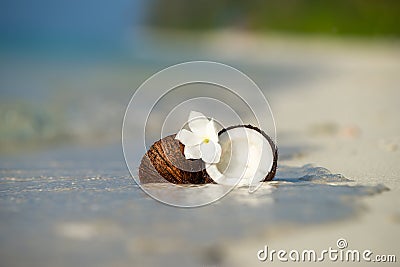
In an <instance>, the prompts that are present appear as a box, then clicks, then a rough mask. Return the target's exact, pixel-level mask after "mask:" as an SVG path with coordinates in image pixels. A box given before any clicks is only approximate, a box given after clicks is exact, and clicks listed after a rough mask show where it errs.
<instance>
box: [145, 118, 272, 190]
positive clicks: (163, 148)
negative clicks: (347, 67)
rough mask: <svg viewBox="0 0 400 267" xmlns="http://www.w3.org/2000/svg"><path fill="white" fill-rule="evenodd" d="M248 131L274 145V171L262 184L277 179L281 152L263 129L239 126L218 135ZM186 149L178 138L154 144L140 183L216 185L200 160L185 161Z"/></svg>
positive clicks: (170, 136) (146, 157)
mask: <svg viewBox="0 0 400 267" xmlns="http://www.w3.org/2000/svg"><path fill="white" fill-rule="evenodd" d="M238 127H246V128H249V129H253V130H256V131H258V132H259V133H261V134H262V135H263V136H264V137H265V138H266V139H267V140H268V142H269V144H270V145H271V148H272V151H273V153H274V161H273V165H272V168H271V171H270V172H269V173H268V174H267V176H266V177H265V179H264V180H263V182H265V181H270V180H272V179H273V178H274V177H275V174H276V168H277V162H278V148H277V146H276V145H275V143H274V142H273V141H272V139H271V138H270V137H269V136H268V135H267V134H266V133H265V132H263V131H262V130H261V129H259V128H257V127H254V126H252V125H236V126H231V127H228V128H225V129H222V130H221V131H220V132H219V133H218V135H221V134H222V133H224V132H226V131H228V130H230V129H234V128H238ZM183 150H184V145H183V144H182V143H180V142H179V141H178V140H176V139H175V134H173V135H169V136H167V137H164V138H163V139H161V140H158V141H157V142H155V143H154V144H153V145H152V146H151V147H150V149H149V150H148V151H147V152H146V154H145V155H144V156H143V158H142V161H141V163H140V166H139V180H140V183H142V184H144V183H165V182H170V183H174V184H208V183H215V182H214V181H213V180H212V179H211V177H210V176H209V175H208V174H207V172H206V170H205V164H204V162H203V161H202V160H201V159H197V160H191V159H186V158H185V156H184V154H183Z"/></svg>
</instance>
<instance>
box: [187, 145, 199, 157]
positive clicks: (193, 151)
mask: <svg viewBox="0 0 400 267" xmlns="http://www.w3.org/2000/svg"><path fill="white" fill-rule="evenodd" d="M183 152H184V154H185V158H186V159H199V158H201V151H200V145H196V146H185V149H184V151H183Z"/></svg>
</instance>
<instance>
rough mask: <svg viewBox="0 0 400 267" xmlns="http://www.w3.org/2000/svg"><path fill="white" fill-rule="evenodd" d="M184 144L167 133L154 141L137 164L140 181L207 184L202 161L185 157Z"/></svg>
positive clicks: (209, 181) (208, 180) (208, 178)
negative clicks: (138, 164)
mask: <svg viewBox="0 0 400 267" xmlns="http://www.w3.org/2000/svg"><path fill="white" fill-rule="evenodd" d="M183 149H184V145H182V144H181V143H180V142H179V141H178V140H176V139H175V134H174V135H169V136H167V137H164V138H163V139H161V140H158V141H157V142H155V143H154V144H153V145H152V146H151V147H150V149H149V150H148V151H147V153H146V154H145V155H144V157H143V158H142V161H141V163H140V166H139V180H140V182H141V183H163V182H164V183H165V182H170V183H174V184H208V183H214V181H213V180H212V179H211V178H210V176H208V174H207V172H206V170H205V165H204V162H203V161H202V160H200V159H197V160H191V159H186V158H185V156H184V154H183Z"/></svg>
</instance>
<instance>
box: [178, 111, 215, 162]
mask: <svg viewBox="0 0 400 267" xmlns="http://www.w3.org/2000/svg"><path fill="white" fill-rule="evenodd" d="M189 128H190V130H191V131H188V130H186V129H182V130H180V131H179V132H178V133H177V134H176V137H175V139H177V140H179V141H180V142H181V143H182V144H184V145H185V149H184V154H185V158H186V159H202V160H203V161H204V162H206V163H218V162H219V160H220V157H221V146H220V144H219V143H218V133H217V131H216V129H215V123H214V120H213V119H211V120H208V119H207V117H206V116H204V115H203V114H201V113H200V112H197V111H191V112H190V115H189Z"/></svg>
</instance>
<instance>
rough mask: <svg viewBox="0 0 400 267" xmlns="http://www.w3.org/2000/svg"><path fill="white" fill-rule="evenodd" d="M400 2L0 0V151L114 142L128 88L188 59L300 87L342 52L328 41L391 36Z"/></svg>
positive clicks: (349, 45)
mask: <svg viewBox="0 0 400 267" xmlns="http://www.w3.org/2000/svg"><path fill="white" fill-rule="evenodd" d="M399 10H400V3H399V2H398V1H395V0H382V1H374V0H364V1H362V0H337V1H323V2H321V1H317V0H288V1H250V2H244V1H234V0H231V1H227V0H221V1H211V0H201V1H190V2H189V1H184V0H171V1H161V0H151V1H144V0H116V1H112V2H110V1H94V0H79V1H77V0H69V1H64V0H57V1H50V0H38V1H28V0H16V1H11V0H1V1H0V153H2V154H8V153H12V154H14V153H18V152H26V151H30V150H32V149H37V148H47V147H49V146H54V145H56V146H60V145H63V144H71V143H77V144H80V145H81V144H87V145H91V144H95V145H96V144H105V143H109V142H118V141H119V138H120V132H121V129H120V128H121V121H122V116H123V112H124V109H125V106H126V105H127V103H128V99H129V98H130V96H131V95H132V93H133V92H134V90H135V89H136V88H137V87H138V86H139V85H140V84H141V83H142V82H143V81H144V80H145V79H146V78H147V77H149V76H150V75H151V74H153V73H155V72H157V71H159V70H161V69H162V68H164V67H166V66H169V65H171V64H176V63H180V62H184V61H188V60H199V59H201V60H214V61H221V62H223V63H228V64H231V65H232V66H234V67H237V68H239V69H240V70H242V71H244V72H246V73H247V74H249V75H250V77H252V78H253V79H254V80H255V81H256V83H258V84H259V86H260V87H261V88H263V89H264V90H269V91H274V92H276V91H279V90H285V89H288V88H290V85H292V84H297V87H299V88H300V87H305V86H306V84H302V83H301V82H302V81H310V80H315V79H318V78H319V77H322V76H323V75H324V73H326V71H328V69H329V68H330V67H331V66H330V65H329V64H327V62H328V61H329V60H328V58H329V55H332V58H335V57H336V55H338V54H339V55H341V53H340V52H339V53H336V54H334V53H335V51H336V52H337V50H335V48H334V47H340V48H341V49H342V50H343V49H344V50H346V49H350V50H351V51H358V50H359V49H360V48H364V47H365V46H371V44H372V46H374V45H375V46H376V44H377V43H378V44H379V45H381V46H380V47H378V48H377V49H375V50H374V51H376V50H379V51H384V50H385V49H387V47H388V46H389V47H393V46H394V47H397V46H398V37H399V35H400V27H399V25H400V15H399ZM332 44H333V45H332ZM382 44H383V45H382ZM335 45H336V46H335ZM375 48H376V47H375ZM350 53H352V52H350ZM333 68H334V67H333ZM270 94H273V93H270Z"/></svg>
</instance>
